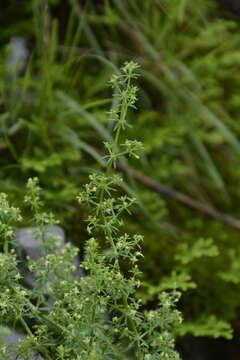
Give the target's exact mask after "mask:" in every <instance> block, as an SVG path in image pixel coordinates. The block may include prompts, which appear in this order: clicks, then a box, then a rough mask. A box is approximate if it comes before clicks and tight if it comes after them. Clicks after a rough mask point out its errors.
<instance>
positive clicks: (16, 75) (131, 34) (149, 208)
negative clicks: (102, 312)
mask: <svg viewBox="0 0 240 360" xmlns="http://www.w3.org/2000/svg"><path fill="white" fill-rule="evenodd" d="M236 4H237V3H236ZM236 4H235V3H234V1H231V2H230V3H229V2H227V1H223V2H222V5H225V7H223V6H220V2H217V1H214V0H199V1H196V2H193V1H191V0H148V1H142V0H128V1H127V0H121V1H119V0H116V1H114V0H112V1H110V0H102V1H101V0H98V1H97V0H95V1H94V0H92V1H87V0H86V1H80V0H78V1H77V0H72V1H71V0H69V1H67V0H66V1H63V0H62V1H58V0H51V1H50V0H48V1H47V0H45V1H44V0H33V1H28V0H22V1H21V2H19V1H16V0H11V1H8V2H5V4H1V8H0V9H1V11H0V24H1V25H0V29H1V31H0V46H1V52H0V75H1V76H0V165H1V167H0V191H4V192H7V193H8V194H9V196H10V197H11V198H12V199H13V200H14V201H15V203H20V202H21V201H22V193H23V191H24V188H25V183H26V180H27V178H28V177H30V176H38V177H39V178H40V182H41V186H42V187H43V188H44V192H45V197H46V201H47V205H48V206H49V207H50V208H51V209H52V210H54V211H55V213H56V214H57V215H58V217H59V219H60V220H61V224H62V226H63V227H64V228H65V229H66V231H67V233H68V236H69V238H70V239H71V240H72V241H73V242H74V243H75V244H77V245H78V246H79V247H80V249H81V248H82V245H83V243H84V240H85V239H86V236H87V234H86V231H85V225H84V221H83V220H84V216H85V214H84V211H83V210H79V208H78V207H76V206H75V205H76V204H75V197H76V194H77V193H78V192H79V189H80V188H81V184H83V183H84V182H86V181H87V177H88V174H89V173H90V172H92V171H99V170H101V167H102V164H101V159H100V157H99V151H103V149H102V141H103V140H107V139H111V133H112V124H111V122H109V119H108V111H109V109H110V108H111V107H114V105H115V102H116V101H117V100H116V99H114V100H112V96H111V95H112V94H111V91H110V89H109V86H108V84H107V82H108V80H109V78H110V76H111V74H112V73H113V72H117V71H118V68H119V67H120V66H122V64H123V63H124V62H125V61H128V60H134V61H136V62H138V63H139V64H140V65H141V71H140V75H141V76H140V78H139V80H138V87H139V101H138V109H137V110H136V111H134V112H132V113H131V114H129V117H130V122H131V123H132V125H133V126H132V128H130V129H129V130H128V134H127V136H128V138H132V139H135V138H137V139H138V140H141V141H142V142H143V144H144V148H145V152H144V154H143V157H142V160H141V164H140V166H139V164H138V165H137V166H138V170H139V171H141V172H142V174H144V175H146V176H148V177H149V178H151V179H153V180H155V181H158V182H160V183H161V184H165V185H168V186H170V187H172V188H174V189H177V190H178V191H181V192H183V193H184V194H186V195H188V196H190V197H191V198H193V199H195V200H196V201H198V202H200V203H201V204H204V205H205V206H207V207H213V208H216V209H218V211H219V213H225V214H226V213H227V214H229V215H231V216H233V217H235V218H236V219H237V218H239V215H240V212H239V204H240V186H239V184H240V140H239V137H240V121H239V116H240V92H239V88H240V76H239V71H240V22H239V19H238V17H237V11H239V9H238V7H237V6H236ZM228 9H230V10H233V11H235V14H234V13H228V12H227V10H228ZM125 161H126V163H125V164H126V166H127V167H133V168H134V167H135V164H134V161H132V160H131V162H130V161H129V160H128V159H126V160H125ZM123 190H125V191H127V192H129V193H131V194H132V195H134V196H135V197H137V199H138V200H139V206H138V207H136V208H135V209H134V216H133V217H131V219H130V218H129V219H128V218H126V223H125V228H127V230H128V231H129V232H139V233H141V234H143V235H144V238H145V240H144V244H143V245H144V254H145V258H144V259H143V260H142V263H141V268H142V271H143V275H142V276H143V281H144V288H143V289H142V290H141V291H140V293H139V296H141V297H142V298H143V300H144V302H145V306H148V305H149V304H151V305H153V304H155V302H156V299H157V295H158V294H159V292H160V291H162V290H163V289H165V290H167V289H173V288H178V289H180V290H181V291H182V298H181V303H180V310H181V311H182V313H183V316H184V323H183V325H182V328H181V329H180V330H179V347H180V348H182V349H183V351H186V353H187V351H189V349H188V346H187V345H186V344H189V343H190V344H193V345H192V349H195V347H196V348H198V346H200V345H199V344H201V341H204V342H203V343H202V345H201V346H200V347H201V348H202V349H205V348H206V351H205V350H201V351H205V352H206V354H207V355H206V356H205V355H204V356H205V357H204V359H205V358H206V359H208V358H213V355H209V354H211V351H212V349H213V348H214V349H215V348H216V347H219V346H220V348H221V346H224V351H225V349H226V348H227V351H228V352H227V354H228V355H226V359H230V358H232V359H238V358H239V351H238V350H236V349H238V348H239V346H240V342H239V336H240V316H239V307H240V232H239V230H238V229H236V228H234V227H233V226H228V225H226V224H224V222H222V221H218V220H216V219H214V218H212V217H210V216H206V215H204V214H202V212H201V211H197V210H193V209H191V208H189V207H187V206H185V205H183V204H182V203H181V202H179V201H178V200H176V199H174V197H172V196H164V195H161V194H160V193H156V192H154V191H153V190H151V189H149V188H148V187H147V186H146V184H145V183H144V182H143V181H137V180H136V179H134V177H133V176H131V174H130V173H129V171H127V172H126V174H125V181H124V184H123ZM199 337H200V338H201V340H198V341H200V343H197V345H195V342H196V339H195V340H194V338H199ZM210 338H213V339H214V338H220V340H219V341H218V342H214V341H213V342H212V340H210ZM223 338H226V339H227V340H226V341H225V340H223ZM209 349H210V350H209ZM221 349H222V348H221ZM190 351H195V350H190ZM196 351H198V350H196ZM235 351H237V355H236V354H235ZM221 354H222V356H224V355H223V354H224V353H221ZM186 356H187V355H186ZM208 356H210V357H208ZM214 356H215V355H214ZM216 356H218V355H216ZM220 356H221V355H220ZM185 358H186V359H187V357H185ZM216 358H220V357H216ZM223 358H224V357H221V359H223Z"/></svg>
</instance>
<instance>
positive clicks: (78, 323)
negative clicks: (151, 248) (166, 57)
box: [0, 62, 181, 360]
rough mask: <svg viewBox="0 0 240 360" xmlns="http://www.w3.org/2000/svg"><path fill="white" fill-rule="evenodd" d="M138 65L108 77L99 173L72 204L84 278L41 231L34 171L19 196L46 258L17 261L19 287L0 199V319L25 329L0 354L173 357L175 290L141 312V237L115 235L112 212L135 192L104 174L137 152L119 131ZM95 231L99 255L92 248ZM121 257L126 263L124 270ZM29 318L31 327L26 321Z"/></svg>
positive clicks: (4, 202) (11, 211)
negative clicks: (81, 223) (82, 208)
mask: <svg viewBox="0 0 240 360" xmlns="http://www.w3.org/2000/svg"><path fill="white" fill-rule="evenodd" d="M137 68H138V66H137V65H136V64H135V63H133V62H130V63H126V64H125V65H124V67H123V68H122V69H121V73H120V74H119V75H117V76H114V77H113V78H112V81H111V84H112V86H113V88H114V90H115V91H117V95H118V97H119V105H118V107H117V108H116V109H115V110H114V131H115V137H114V141H113V142H112V143H106V144H105V146H106V148H107V149H108V150H109V151H108V156H107V169H106V171H105V173H101V174H91V175H90V177H89V183H87V184H86V185H85V186H84V189H83V191H82V192H81V193H80V194H79V195H78V201H79V202H80V203H81V204H82V203H86V205H88V207H89V209H90V214H89V216H88V218H87V231H88V233H89V235H90V236H91V238H90V239H89V240H88V241H87V243H86V246H85V255H84V261H83V262H82V264H81V267H82V268H83V269H84V270H85V272H86V276H82V277H79V276H76V265H74V264H73V260H74V258H75V257H76V255H77V253H78V250H77V248H76V247H74V246H72V245H71V244H70V243H68V244H66V245H65V246H64V247H61V244H60V242H59V241H58V240H59V239H57V238H51V239H49V238H48V239H47V238H46V237H45V229H46V226H47V225H52V224H55V223H56V220H55V218H54V216H53V215H52V213H49V212H46V211H44V204H43V201H42V199H41V197H40V193H41V188H40V187H39V185H38V179H37V178H30V179H29V180H28V183H27V194H26V196H25V199H24V202H25V203H26V204H27V205H28V206H29V207H30V208H31V210H32V212H33V216H32V218H31V221H32V225H34V227H35V229H36V230H35V231H36V234H35V236H38V237H39V238H40V239H41V240H42V244H43V247H44V249H45V251H46V255H45V256H43V257H40V258H39V259H37V260H33V259H30V258H28V259H27V266H28V268H29V271H30V272H31V273H32V274H33V275H34V277H35V279H36V280H35V284H34V286H33V288H32V289H26V288H25V287H24V284H23V283H22V277H21V275H20V273H19V270H18V264H19V261H18V259H17V257H16V254H15V251H14V248H13V244H14V236H15V233H14V226H15V225H17V224H18V223H19V222H20V221H21V220H22V218H21V215H20V211H19V209H17V208H15V207H12V206H10V205H9V202H8V199H7V196H6V195H5V194H2V195H1V197H0V219H1V223H0V232H1V239H2V241H3V249H4V251H3V252H1V253H0V290H1V291H0V321H1V323H3V324H7V325H10V326H13V327H15V326H16V324H19V325H21V326H22V328H23V329H24V331H25V332H26V334H27V336H26V337H25V338H24V339H22V340H21V341H19V344H18V346H17V349H14V348H11V346H9V347H7V346H2V348H1V350H0V351H1V358H2V359H9V357H10V356H11V354H12V353H13V352H14V351H15V356H16V357H20V356H21V357H22V358H23V359H29V358H30V357H31V356H33V355H34V352H38V353H40V354H42V356H43V357H44V358H46V359H49V360H50V359H64V360H67V359H79V360H80V359H82V360H84V359H86V360H87V359H99V360H102V359H106V360H107V359H119V360H120V359H123V358H129V359H130V358H131V359H138V360H141V359H142V360H151V359H152V360H157V359H159V360H160V359H161V360H177V359H179V358H180V357H179V355H178V353H177V352H176V351H175V348H174V346H175V345H174V340H175V339H174V334H175V331H176V329H177V328H178V326H179V324H180V323H181V316H180V313H179V311H177V310H176V309H175V304H176V302H177V301H178V298H179V293H178V292H176V291H175V292H172V293H165V292H161V293H160V294H159V301H160V304H159V307H158V309H155V310H144V309H143V308H142V304H141V300H140V299H138V298H137V297H136V291H137V288H139V287H140V286H141V281H140V279H139V275H140V271H139V268H138V259H139V258H140V257H141V256H143V255H142V252H141V248H140V243H141V242H142V237H141V236H140V235H133V236H130V235H128V234H127V233H121V231H120V230H121V226H122V225H123V219H122V214H123V213H124V212H127V213H129V214H130V207H131V206H132V205H133V203H134V202H135V199H133V198H130V197H128V196H125V195H124V196H122V195H121V194H120V195H118V193H117V190H118V189H117V186H119V183H120V182H121V178H120V177H119V176H116V175H113V174H112V171H113V168H114V165H115V163H116V161H117V160H119V159H120V158H121V157H122V156H123V155H127V156H135V157H138V149H139V148H141V144H140V143H139V142H137V141H134V142H133V141H128V140H126V141H125V142H122V141H123V140H122V136H121V132H122V130H124V128H125V127H126V126H127V125H128V122H127V117H126V116H127V111H128V109H129V108H130V107H133V106H134V104H135V101H136V87H135V86H133V85H132V83H131V81H132V79H134V78H135V77H136V70H137ZM101 238H104V240H105V241H106V243H107V244H108V246H109V249H110V250H109V251H108V253H107V255H105V254H104V252H103V251H102V250H101V247H100V241H99V240H98V239H101ZM122 262H127V263H128V274H124V272H123V269H122V268H123V266H122ZM29 320H31V321H32V322H33V325H29Z"/></svg>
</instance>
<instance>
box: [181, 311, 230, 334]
mask: <svg viewBox="0 0 240 360" xmlns="http://www.w3.org/2000/svg"><path fill="white" fill-rule="evenodd" d="M188 333H190V334H192V335H194V336H209V337H213V338H218V337H224V338H226V339H228V340H230V339H232V329H231V326H230V325H229V324H228V323H227V322H226V321H222V320H218V319H216V317H215V316H214V315H212V316H209V317H206V316H203V317H202V318H200V319H197V320H195V321H194V322H185V323H184V324H182V326H181V329H180V335H181V336H183V335H186V334H188Z"/></svg>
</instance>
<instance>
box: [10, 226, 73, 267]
mask: <svg viewBox="0 0 240 360" xmlns="http://www.w3.org/2000/svg"><path fill="white" fill-rule="evenodd" d="M55 236H58V237H59V239H60V242H61V247H63V246H64V244H65V242H66V236H65V232H64V230H63V229H62V228H61V227H60V226H58V225H52V226H47V227H46V232H45V238H46V239H47V240H49V239H50V238H51V237H55ZM16 244H17V248H18V252H20V253H21V252H23V253H25V254H26V255H27V256H29V257H30V258H31V259H33V260H34V259H38V258H40V257H42V256H44V255H45V251H44V248H43V244H42V240H41V239H40V238H39V236H38V235H37V228H36V227H25V228H21V229H18V230H17V231H16Z"/></svg>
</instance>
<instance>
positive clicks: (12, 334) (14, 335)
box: [3, 328, 43, 360]
mask: <svg viewBox="0 0 240 360" xmlns="http://www.w3.org/2000/svg"><path fill="white" fill-rule="evenodd" d="M4 332H7V335H4V336H3V338H4V342H5V343H6V344H9V345H12V349H13V355H15V356H17V351H16V350H17V346H18V342H19V340H23V339H25V338H26V336H25V335H23V334H20V333H18V332H17V331H15V330H12V329H9V328H5V329H4ZM14 353H15V354H14ZM16 358H17V359H18V360H23V359H22V358H20V357H19V356H17V357H16ZM29 360H43V358H42V357H41V356H40V355H38V354H35V355H33V357H32V358H31V359H29Z"/></svg>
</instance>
